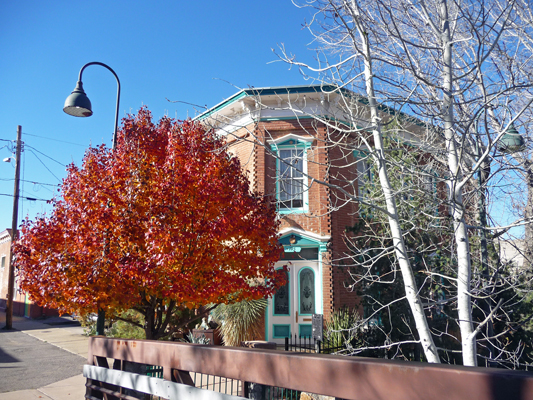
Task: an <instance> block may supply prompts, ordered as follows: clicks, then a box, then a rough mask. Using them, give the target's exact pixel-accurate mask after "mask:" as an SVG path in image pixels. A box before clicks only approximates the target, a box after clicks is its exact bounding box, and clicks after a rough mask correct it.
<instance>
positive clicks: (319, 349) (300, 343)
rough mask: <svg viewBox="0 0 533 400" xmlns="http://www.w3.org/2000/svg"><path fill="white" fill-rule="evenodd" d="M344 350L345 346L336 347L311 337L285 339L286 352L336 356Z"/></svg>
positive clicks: (295, 336)
mask: <svg viewBox="0 0 533 400" xmlns="http://www.w3.org/2000/svg"><path fill="white" fill-rule="evenodd" d="M342 349H344V346H334V345H333V344H332V343H330V342H328V341H325V342H322V341H320V340H315V339H314V338H312V337H310V336H297V335H294V336H289V337H286V338H285V351H296V352H300V353H317V354H320V353H322V354H335V353H336V352H337V351H340V350H342Z"/></svg>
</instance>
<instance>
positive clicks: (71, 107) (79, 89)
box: [63, 61, 120, 336]
mask: <svg viewBox="0 0 533 400" xmlns="http://www.w3.org/2000/svg"><path fill="white" fill-rule="evenodd" d="M89 65H100V66H102V67H104V68H107V69H108V70H109V71H111V73H112V74H113V75H114V76H115V78H116V80H117V108H116V111H115V130H114V132H113V145H112V149H115V147H116V144H117V127H118V109H119V104H120V80H119V79H118V76H117V74H116V73H115V71H113V69H112V68H111V67H109V66H108V65H106V64H104V63H101V62H97V61H93V62H90V63H87V64H85V65H84V66H83V67H81V69H80V74H79V76H78V82H77V83H76V87H75V88H74V90H73V91H72V93H71V94H70V95H69V96H68V97H67V99H66V100H65V106H64V107H63V111H64V112H66V113H67V114H68V115H72V116H74V117H90V116H91V115H93V110H92V106H91V101H90V100H89V98H88V97H87V95H86V94H85V91H84V90H83V83H82V81H81V77H82V74H83V70H84V69H85V68H87V67H88V66H89ZM104 325H105V311H104V310H98V319H97V321H96V334H97V335H102V336H103V335H104V334H105V333H104Z"/></svg>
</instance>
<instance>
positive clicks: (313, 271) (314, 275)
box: [297, 267, 317, 316]
mask: <svg viewBox="0 0 533 400" xmlns="http://www.w3.org/2000/svg"><path fill="white" fill-rule="evenodd" d="M306 269H309V270H311V272H312V273H313V285H314V288H313V290H314V295H315V296H314V297H315V304H314V306H315V312H314V313H315V314H316V298H317V295H316V292H317V290H316V282H317V279H316V273H315V270H314V269H313V268H311V267H303V268H300V271H298V277H297V279H298V314H300V315H306V316H307V315H313V313H311V314H308V313H303V312H302V310H301V309H300V305H301V303H300V275H301V274H302V271H305V270H306Z"/></svg>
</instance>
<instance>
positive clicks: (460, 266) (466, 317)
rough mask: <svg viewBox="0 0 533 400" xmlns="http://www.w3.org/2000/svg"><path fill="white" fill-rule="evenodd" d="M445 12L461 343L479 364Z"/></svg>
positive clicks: (444, 7)
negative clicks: (473, 318)
mask: <svg viewBox="0 0 533 400" xmlns="http://www.w3.org/2000/svg"><path fill="white" fill-rule="evenodd" d="M441 16H442V21H443V22H442V33H441V37H442V53H443V76H442V78H443V102H442V103H443V104H442V107H443V109H442V115H443V120H444V136H445V139H446V152H447V158H448V168H449V170H450V181H449V186H450V195H451V196H450V197H451V199H450V200H451V206H452V217H453V221H454V223H453V224H454V232H455V234H454V236H455V244H456V246H457V307H458V314H459V329H460V331H461V346H462V350H463V364H464V365H468V366H476V365H477V357H476V338H475V335H474V329H473V324H472V301H471V298H470V280H471V274H472V270H471V261H470V246H469V242H468V232H467V227H466V223H465V210H464V206H463V195H462V191H463V190H462V186H461V185H459V182H460V181H461V176H462V175H461V167H460V165H459V156H458V149H457V144H456V141H455V132H454V123H455V121H454V112H453V100H454V99H453V69H452V62H453V60H452V41H451V33H450V21H449V16H448V4H447V2H446V0H443V1H442V2H441Z"/></svg>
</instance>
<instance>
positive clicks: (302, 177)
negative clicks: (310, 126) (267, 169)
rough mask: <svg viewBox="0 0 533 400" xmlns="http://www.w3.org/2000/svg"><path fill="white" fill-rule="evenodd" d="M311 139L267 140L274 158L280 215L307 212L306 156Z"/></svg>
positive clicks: (291, 135)
mask: <svg viewBox="0 0 533 400" xmlns="http://www.w3.org/2000/svg"><path fill="white" fill-rule="evenodd" d="M312 140H313V139H311V138H307V137H302V136H298V135H294V134H289V135H286V136H283V137H281V138H279V139H275V140H272V141H270V146H271V149H272V152H273V153H274V155H275V157H276V198H277V203H278V211H279V213H280V214H289V213H306V212H308V210H309V193H308V192H309V184H308V182H309V175H308V171H307V153H308V150H309V149H310V148H311V143H312Z"/></svg>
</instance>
